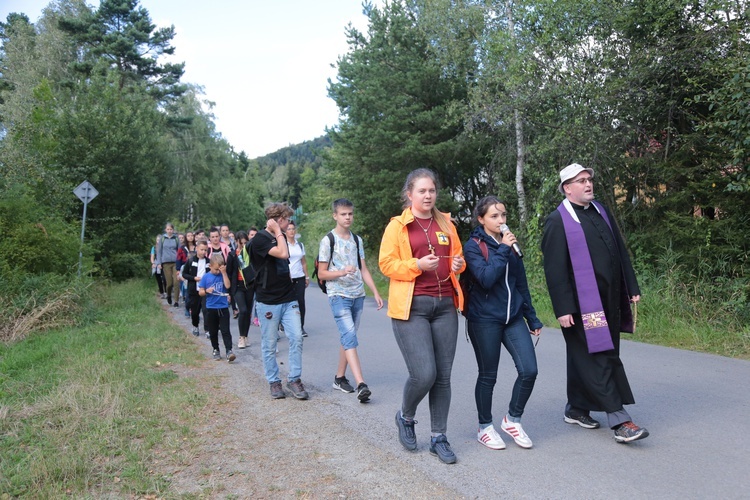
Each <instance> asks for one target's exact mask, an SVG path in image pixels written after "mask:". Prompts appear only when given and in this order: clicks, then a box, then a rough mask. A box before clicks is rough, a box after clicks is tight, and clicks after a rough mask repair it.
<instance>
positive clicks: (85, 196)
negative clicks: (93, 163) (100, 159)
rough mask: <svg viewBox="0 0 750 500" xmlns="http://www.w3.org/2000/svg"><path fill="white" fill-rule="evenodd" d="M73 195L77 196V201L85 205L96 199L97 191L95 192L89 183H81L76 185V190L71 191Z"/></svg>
mask: <svg viewBox="0 0 750 500" xmlns="http://www.w3.org/2000/svg"><path fill="white" fill-rule="evenodd" d="M73 194H75V195H76V196H78V199H79V200H81V201H82V202H83V203H84V204H86V203H88V202H90V201H91V200H93V199H94V198H96V195H98V194H99V191H97V190H96V188H95V187H94V186H92V185H91V183H90V182H89V181H83V182H82V183H80V184H79V185H78V187H77V188H75V189H74V190H73Z"/></svg>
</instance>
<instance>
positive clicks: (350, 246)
mask: <svg viewBox="0 0 750 500" xmlns="http://www.w3.org/2000/svg"><path fill="white" fill-rule="evenodd" d="M354 238H355V236H354V234H352V233H351V232H349V239H348V240H345V239H343V238H340V237H339V235H337V234H336V233H335V232H333V257H332V256H331V242H330V240H329V239H328V236H327V235H326V236H324V237H323V239H322V240H320V248H319V251H318V257H319V259H318V260H319V261H320V262H328V270H329V271H341V270H343V269H344V268H345V267H346V266H354V267H355V268H356V269H357V271H356V272H355V273H354V274H347V275H346V276H342V277H340V278H337V279H334V280H327V281H326V291H327V292H328V295H329V296H334V295H338V296H340V297H346V298H348V299H356V298H358V297H364V296H365V282H364V281H363V280H362V271H361V270H360V269H359V266H358V265H357V243H356V242H355V241H354ZM356 238H359V236H356ZM359 258H360V259H361V260H365V246H364V243H363V242H362V239H361V238H360V239H359Z"/></svg>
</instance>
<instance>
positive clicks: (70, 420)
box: [0, 281, 208, 498]
mask: <svg viewBox="0 0 750 500" xmlns="http://www.w3.org/2000/svg"><path fill="white" fill-rule="evenodd" d="M148 285H150V283H149V284H148ZM152 288H153V287H151V286H147V284H146V283H145V282H143V281H134V282H129V283H126V284H122V285H115V286H108V287H101V288H100V289H98V290H97V293H96V297H97V316H96V320H95V321H93V322H91V324H89V325H88V326H85V327H83V328H70V329H59V330H52V331H48V332H45V333H41V334H35V335H32V336H31V337H29V338H27V339H26V340H23V341H21V342H18V343H16V344H14V345H13V346H12V347H8V346H3V345H2V344H0V498H8V497H17V496H22V497H33V498H60V497H62V496H65V495H72V496H74V497H81V496H91V495H93V496H94V497H101V496H107V495H112V494H114V495H116V496H120V495H146V494H156V495H159V494H160V493H162V492H164V491H165V490H166V489H167V486H168V482H167V479H166V478H163V477H160V476H159V475H158V474H156V473H154V472H153V470H151V465H152V464H155V463H157V462H158V461H159V460H162V459H163V457H165V456H169V457H170V459H171V460H177V461H179V460H180V457H179V456H175V454H179V453H184V451H183V452H180V451H179V450H189V449H190V441H191V439H192V438H191V436H192V434H191V425H193V423H194V422H195V421H196V419H197V416H198V415H199V413H200V412H201V409H202V408H203V407H204V406H205V404H206V401H207V399H208V395H207V394H206V393H205V392H201V391H200V390H197V389H196V387H194V385H193V383H192V382H191V380H190V379H189V378H185V377H178V375H177V374H176V373H175V371H174V370H173V369H172V368H171V367H172V366H173V364H174V366H178V365H196V364H198V363H200V362H202V360H203V358H202V356H200V355H199V354H198V352H197V351H196V349H195V346H194V345H193V344H192V343H185V342H184V339H185V332H184V331H181V330H180V329H179V327H177V326H176V325H174V324H172V323H170V322H169V320H168V318H167V315H165V314H162V312H161V309H160V305H159V303H158V301H155V300H154V299H153V290H152ZM178 443H179V446H178V445H177V444H178Z"/></svg>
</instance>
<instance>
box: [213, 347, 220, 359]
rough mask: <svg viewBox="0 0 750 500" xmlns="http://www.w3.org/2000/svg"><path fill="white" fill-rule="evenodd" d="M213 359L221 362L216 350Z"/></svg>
mask: <svg viewBox="0 0 750 500" xmlns="http://www.w3.org/2000/svg"><path fill="white" fill-rule="evenodd" d="M214 359H215V360H216V361H221V354H220V353H219V350H218V349H214Z"/></svg>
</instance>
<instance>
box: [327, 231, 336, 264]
mask: <svg viewBox="0 0 750 500" xmlns="http://www.w3.org/2000/svg"><path fill="white" fill-rule="evenodd" d="M326 236H327V237H328V244H329V245H331V256H330V257H329V258H328V265H329V266H330V265H331V264H333V247H334V245H335V244H336V242H335V240H334V239H333V231H328V234H326Z"/></svg>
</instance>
